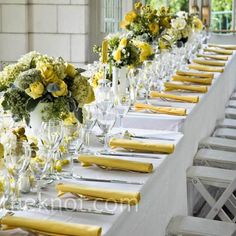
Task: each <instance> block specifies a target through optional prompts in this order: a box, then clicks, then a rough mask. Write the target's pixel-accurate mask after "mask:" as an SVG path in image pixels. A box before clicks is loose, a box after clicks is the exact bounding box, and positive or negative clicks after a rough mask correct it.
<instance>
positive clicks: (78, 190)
mask: <svg viewBox="0 0 236 236" xmlns="http://www.w3.org/2000/svg"><path fill="white" fill-rule="evenodd" d="M56 189H57V191H58V192H59V194H58V195H59V196H62V195H63V194H65V193H72V194H75V195H77V196H82V197H86V198H88V199H97V200H100V201H107V202H118V203H126V204H129V205H136V204H138V202H139V201H140V193H139V192H127V191H118V190H114V189H105V188H94V187H88V186H84V185H79V184H62V183H61V184H57V186H56Z"/></svg>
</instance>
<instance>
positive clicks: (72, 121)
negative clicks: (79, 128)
mask: <svg viewBox="0 0 236 236" xmlns="http://www.w3.org/2000/svg"><path fill="white" fill-rule="evenodd" d="M77 122H78V120H77V119H76V117H75V114H74V113H72V112H70V113H69V114H68V116H67V117H66V118H65V119H64V124H65V125H75V124H77Z"/></svg>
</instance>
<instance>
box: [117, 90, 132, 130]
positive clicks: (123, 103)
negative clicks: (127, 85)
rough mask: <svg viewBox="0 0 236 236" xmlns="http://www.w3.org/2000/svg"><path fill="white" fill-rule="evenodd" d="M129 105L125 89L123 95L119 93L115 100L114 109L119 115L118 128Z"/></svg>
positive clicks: (127, 93) (128, 97)
mask: <svg viewBox="0 0 236 236" xmlns="http://www.w3.org/2000/svg"><path fill="white" fill-rule="evenodd" d="M130 106H131V99H130V93H129V92H128V91H127V92H126V93H125V94H123V95H119V96H118V97H117V98H116V101H115V109H116V111H117V114H118V117H119V128H122V127H123V123H122V121H123V118H124V116H125V115H126V114H127V113H128V111H129V108H130Z"/></svg>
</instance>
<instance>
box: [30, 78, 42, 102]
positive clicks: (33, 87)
mask: <svg viewBox="0 0 236 236" xmlns="http://www.w3.org/2000/svg"><path fill="white" fill-rule="evenodd" d="M25 92H26V93H27V94H28V95H29V96H30V97H32V98H33V99H37V98H40V97H42V95H43V92H44V86H43V84H42V83H41V82H39V81H35V82H34V83H32V84H30V86H29V88H27V89H26V90H25Z"/></svg>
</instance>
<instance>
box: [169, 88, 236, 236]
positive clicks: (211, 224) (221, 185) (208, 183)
mask: <svg viewBox="0 0 236 236" xmlns="http://www.w3.org/2000/svg"><path fill="white" fill-rule="evenodd" d="M187 181H188V183H192V186H193V187H194V189H195V190H197V192H198V194H199V195H200V196H201V198H198V201H197V203H196V206H197V207H196V209H197V211H196V212H197V213H196V215H197V214H198V216H201V217H204V218H200V217H193V216H176V217H173V218H172V219H171V221H170V223H169V225H168V227H167V230H166V232H167V235H178V236H180V235H181V236H213V235H214V236H236V224H235V223H236V92H235V93H234V94H233V95H232V96H231V98H230V100H229V102H228V104H227V106H226V109H225V118H224V119H223V120H221V121H219V122H218V123H217V125H216V128H215V131H214V132H213V134H212V136H211V137H207V138H205V139H203V140H202V141H201V142H200V143H199V149H198V152H197V154H196V156H195V159H194V166H191V167H189V168H188V170H187ZM188 192H189V191H188Z"/></svg>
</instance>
